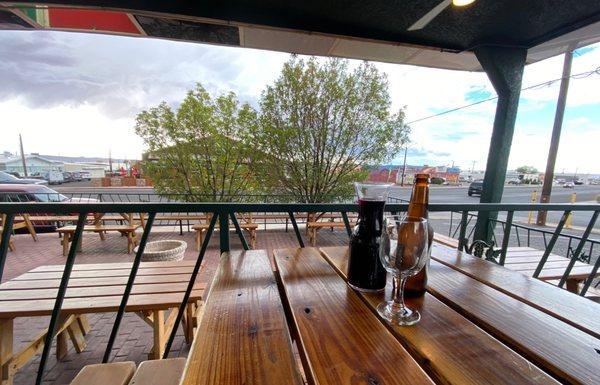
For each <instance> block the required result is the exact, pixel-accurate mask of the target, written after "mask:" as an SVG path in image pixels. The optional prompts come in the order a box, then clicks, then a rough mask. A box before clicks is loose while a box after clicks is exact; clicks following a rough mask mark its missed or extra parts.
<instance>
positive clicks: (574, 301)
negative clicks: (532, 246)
mask: <svg viewBox="0 0 600 385" xmlns="http://www.w3.org/2000/svg"><path fill="white" fill-rule="evenodd" d="M434 245H435V243H434ZM432 258H433V259H434V260H436V261H438V262H440V263H442V264H444V265H446V266H449V267H451V268H452V269H454V270H457V271H459V272H461V273H463V274H465V275H467V276H469V277H471V278H473V279H475V280H477V281H479V282H482V283H484V284H485V285H487V286H489V287H492V288H494V289H496V290H499V291H500V292H502V293H504V294H506V295H508V296H510V297H512V298H515V299H516V300H519V301H522V302H524V303H526V304H528V305H530V306H532V307H534V308H536V309H538V310H541V311H543V312H545V313H547V314H550V315H551V316H553V317H555V318H558V319H560V320H562V321H563V322H566V323H568V324H570V325H571V326H574V327H576V328H578V329H580V330H583V331H585V332H586V333H589V334H591V335H593V336H594V337H596V338H600V304H597V303H594V302H593V301H590V300H589V299H586V298H583V297H580V296H577V295H574V294H573V293H569V292H568V291H566V290H563V289H560V288H558V287H555V286H553V285H550V284H548V283H545V282H542V281H539V280H536V279H531V278H530V277H527V276H525V275H523V274H519V273H516V272H514V271H511V270H509V269H508V268H502V267H500V266H497V265H494V264H491V263H488V262H486V261H484V260H481V259H479V258H474V257H472V256H470V255H467V254H463V253H460V252H458V251H457V250H455V249H451V248H448V247H445V246H440V245H435V247H434V250H433V252H432ZM599 357H600V355H599Z"/></svg>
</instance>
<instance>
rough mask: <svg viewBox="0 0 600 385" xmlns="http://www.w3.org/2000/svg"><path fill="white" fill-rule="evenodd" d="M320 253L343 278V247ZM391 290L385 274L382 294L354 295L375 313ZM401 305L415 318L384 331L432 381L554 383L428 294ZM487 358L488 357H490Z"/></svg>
mask: <svg viewBox="0 0 600 385" xmlns="http://www.w3.org/2000/svg"><path fill="white" fill-rule="evenodd" d="M321 253H322V254H323V256H324V257H325V258H326V259H327V260H328V261H329V262H330V263H331V264H332V266H333V267H334V268H335V269H336V271H337V272H338V274H340V275H341V276H342V277H343V278H344V279H346V270H347V265H348V248H347V247H323V248H321ZM391 289H392V282H391V277H390V276H389V275H388V284H387V286H386V291H385V293H372V294H371V293H360V292H357V293H358V294H359V295H361V296H362V297H363V298H364V300H365V301H366V302H367V303H368V304H369V306H370V307H371V310H372V311H373V312H374V313H375V314H376V313H377V310H376V308H377V305H378V304H379V303H381V302H382V301H384V300H389V299H390V298H391V297H392V293H391ZM406 304H407V306H408V307H409V308H412V309H418V310H419V312H420V313H421V316H422V317H421V321H420V322H419V323H418V324H416V325H414V326H412V327H402V326H391V325H390V330H392V332H393V333H394V335H396V337H398V338H399V339H400V341H401V342H402V344H403V345H405V346H406V347H407V348H408V349H409V351H410V352H411V353H412V354H413V356H414V357H415V358H417V361H418V362H419V363H420V364H421V365H422V366H423V367H424V368H425V370H426V371H427V372H428V373H430V375H431V376H432V377H434V378H435V379H436V382H439V383H443V384H457V385H459V384H496V385H501V384H506V385H513V384H557V383H558V382H557V381H556V380H554V379H553V378H552V377H550V376H549V375H547V374H546V373H544V372H543V371H542V370H541V369H539V368H537V367H536V366H535V365H533V364H532V363H531V362H529V361H527V360H526V359H524V358H523V357H521V356H520V355H519V354H518V353H516V352H514V351H513V350H511V349H509V348H508V347H506V346H505V345H504V344H502V343H501V342H500V341H498V340H497V339H495V338H494V337H492V336H490V335H489V334H488V333H486V332H485V331H483V330H482V329H480V328H479V327H477V326H476V325H474V324H473V323H472V322H470V321H469V320H467V319H465V318H464V317H463V316H461V315H460V314H458V313H457V312H456V311H454V310H452V309H450V308H449V307H448V306H446V305H444V304H443V303H442V302H440V301H439V300H438V299H437V298H435V297H434V296H432V295H430V294H428V293H426V294H425V296H424V297H422V298H406ZM382 322H384V321H383V320H382ZM490 357H494V358H493V360H491V359H490Z"/></svg>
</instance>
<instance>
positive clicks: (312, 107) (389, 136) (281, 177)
mask: <svg viewBox="0 0 600 385" xmlns="http://www.w3.org/2000/svg"><path fill="white" fill-rule="evenodd" d="M260 107H261V117H260V126H259V129H258V130H256V131H255V138H256V144H257V145H258V148H259V149H260V151H261V152H262V153H263V154H264V155H263V156H262V157H261V161H260V163H259V166H260V167H259V168H258V170H259V173H258V176H259V179H260V180H261V183H262V184H263V185H264V186H265V188H266V189H267V191H268V192H269V193H274V194H286V195H292V196H294V198H295V199H296V200H297V201H299V202H327V201H334V200H337V199H345V198H348V197H351V196H352V195H353V193H354V191H353V186H352V182H353V181H357V180H364V178H365V177H366V174H367V173H366V171H365V167H366V166H368V165H370V164H379V163H382V162H383V161H386V160H389V159H390V158H392V157H393V156H394V155H395V154H397V153H398V151H399V150H400V148H401V147H402V146H403V145H404V144H405V143H406V142H407V140H408V133H409V128H408V126H406V125H405V124H404V112H403V110H402V109H401V110H399V111H398V112H396V113H394V114H392V113H390V107H391V99H390V95H389V93H388V82H387V78H386V77H385V75H383V74H381V73H379V72H378V71H377V69H376V68H375V67H374V66H373V65H371V64H368V63H362V64H361V65H360V66H359V67H357V68H356V69H354V70H350V69H349V68H348V61H346V60H340V59H330V60H327V61H323V62H321V61H319V60H317V59H315V58H311V59H309V60H302V59H299V58H297V57H293V58H292V59H291V60H290V61H288V62H287V63H286V64H285V65H284V67H283V70H282V73H281V75H280V77H279V78H278V79H277V80H276V81H275V83H274V84H273V85H271V86H268V87H267V88H266V90H265V91H264V92H263V94H262V97H261V101H260Z"/></svg>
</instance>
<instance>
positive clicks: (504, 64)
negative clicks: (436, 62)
mask: <svg viewBox="0 0 600 385" xmlns="http://www.w3.org/2000/svg"><path fill="white" fill-rule="evenodd" d="M475 55H476V56H477V59H478V60H479V62H480V63H481V66H482V67H483V69H484V70H485V72H486V73H487V75H488V77H489V79H490V81H491V82H492V85H493V86H494V89H495V90H496V93H497V94H498V104H497V105H496V116H495V118H494V128H493V130H492V138H491V141H490V149H489V151H488V159H487V164H486V169H485V177H484V179H483V192H482V194H481V199H480V202H481V203H499V202H500V201H501V200H502V192H503V190H504V181H505V179H506V169H507V167H508V157H509V155H510V147H511V145H512V138H513V133H514V128H515V121H516V118H517V109H518V105H519V95H520V93H521V81H522V78H523V69H524V67H525V58H526V56H527V50H526V49H525V48H506V47H493V46H482V47H479V48H475ZM497 215H498V213H497V212H481V211H480V212H479V213H478V216H477V224H476V225H475V234H474V237H473V239H480V240H483V241H485V242H489V241H490V240H491V238H492V233H493V225H492V221H490V219H496V218H497Z"/></svg>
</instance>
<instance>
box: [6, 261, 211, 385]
mask: <svg viewBox="0 0 600 385" xmlns="http://www.w3.org/2000/svg"><path fill="white" fill-rule="evenodd" d="M195 263H196V262H195V261H189V260H188V261H186V260H183V261H168V262H142V263H140V266H139V269H138V272H137V275H136V278H135V281H134V283H133V287H132V289H131V295H130V296H129V299H128V301H127V305H126V307H125V312H129V313H134V314H136V315H137V316H139V317H140V318H141V319H142V320H143V321H144V322H145V323H147V324H148V325H149V326H150V327H151V328H152V330H153V342H154V343H153V348H152V350H151V351H150V353H149V356H148V358H149V359H160V358H162V356H163V353H164V348H165V345H166V341H167V339H168V337H169V335H170V334H171V332H172V330H173V327H174V324H175V319H176V317H177V314H178V310H179V306H180V304H181V301H182V299H183V295H184V293H185V290H186V288H187V286H188V282H189V280H190V276H191V274H192V271H193V269H194V266H195ZM131 267H132V263H131V262H122V263H93V264H75V265H73V270H72V272H71V278H70V279H69V284H68V286H67V291H66V294H65V298H64V301H63V306H62V309H61V317H60V318H59V326H58V327H57V330H58V335H57V351H56V353H57V356H58V358H59V359H60V358H62V357H64V356H65V355H66V353H67V338H68V337H70V338H71V341H72V342H73V345H74V346H75V348H76V351H77V352H81V351H82V350H83V348H84V347H85V339H84V335H85V334H86V333H87V332H88V331H89V326H88V324H87V319H86V318H85V314H93V313H107V312H116V311H118V309H119V305H120V304H121V300H122V296H123V292H124V290H125V285H126V284H127V281H128V279H129V275H130V272H131ZM64 268H65V266H64V265H45V266H39V267H37V268H35V269H32V270H30V271H28V272H27V273H25V274H22V275H20V276H18V277H15V278H13V279H11V280H9V281H7V282H4V283H2V284H1V285H0V363H1V364H0V365H1V368H0V373H5V374H4V376H5V377H6V378H3V380H7V381H10V379H11V378H12V376H13V375H14V373H15V372H16V371H17V370H19V369H20V368H21V367H23V366H24V365H25V364H27V362H28V361H29V360H30V359H31V358H32V357H34V356H35V354H37V353H38V352H39V351H40V350H41V349H42V348H43V346H44V338H45V335H46V333H45V332H43V333H42V334H40V335H39V336H38V337H36V338H35V339H34V340H33V341H31V342H30V343H29V344H28V345H27V346H25V348H23V349H21V350H20V351H18V352H13V343H14V341H13V325H14V320H15V318H20V317H27V318H32V317H47V316H50V315H51V314H52V310H53V309H54V303H55V301H56V294H57V292H58V288H59V285H60V281H61V277H62V274H63V270H64ZM205 286H206V285H205V283H203V282H201V281H200V280H196V282H195V283H194V286H193V288H192V291H191V293H190V297H189V300H188V303H187V305H186V307H185V312H184V314H183V318H182V322H181V324H182V329H183V332H184V337H185V340H186V342H187V343H191V342H192V340H193V338H194V332H195V329H196V328H197V325H198V322H197V318H198V316H199V314H200V313H201V311H202V304H201V301H202V298H203V295H204V288H205ZM75 321H77V322H75ZM67 334H68V336H67ZM8 383H10V382H8ZM106 383H107V384H108V383H109V382H106ZM2 384H4V382H2Z"/></svg>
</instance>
